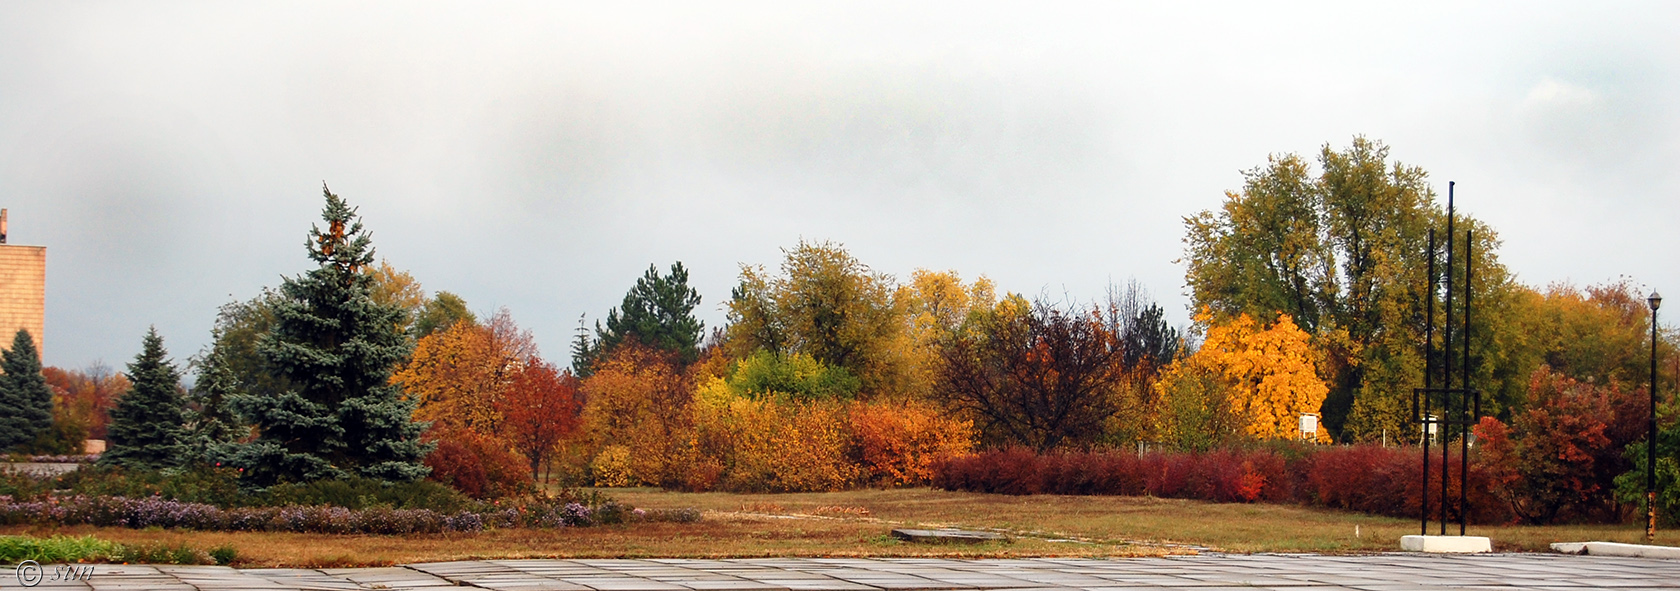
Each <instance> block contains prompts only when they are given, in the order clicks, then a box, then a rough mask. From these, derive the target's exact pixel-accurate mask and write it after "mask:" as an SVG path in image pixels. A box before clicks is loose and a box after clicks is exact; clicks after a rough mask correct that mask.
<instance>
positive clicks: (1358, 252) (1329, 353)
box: [1184, 137, 1532, 439]
mask: <svg viewBox="0 0 1680 591" xmlns="http://www.w3.org/2000/svg"><path fill="white" fill-rule="evenodd" d="M1318 165H1319V166H1318V168H1319V170H1318V171H1317V173H1316V174H1315V173H1314V171H1313V170H1312V167H1311V166H1310V165H1309V164H1308V163H1307V161H1306V160H1304V159H1302V158H1301V157H1299V156H1296V155H1285V156H1277V157H1273V158H1272V159H1271V160H1270V162H1269V163H1268V164H1267V165H1266V166H1264V167H1260V168H1255V169H1253V170H1249V171H1246V172H1245V173H1244V177H1245V180H1244V183H1243V189H1242V191H1241V192H1240V193H1228V194H1227V199H1226V201H1225V204H1224V206H1223V207H1222V208H1221V209H1220V210H1218V211H1217V212H1214V211H1204V212H1201V213H1199V214H1196V215H1194V216H1190V217H1188V218H1185V226H1186V237H1185V244H1186V248H1185V257H1184V261H1185V263H1186V266H1187V270H1186V275H1185V278H1186V282H1187V283H1188V285H1189V287H1190V289H1191V292H1192V294H1193V296H1194V299H1195V304H1196V305H1197V306H1198V307H1207V308H1209V309H1211V310H1212V311H1213V312H1214V314H1215V315H1216V316H1220V317H1228V316H1235V315H1237V314H1241V313H1247V314H1248V315H1250V316H1251V317H1255V318H1275V317H1276V316H1277V315H1278V314H1279V313H1286V314H1289V315H1290V316H1292V317H1293V318H1294V319H1295V321H1296V322H1297V323H1298V324H1299V325H1300V326H1301V327H1302V328H1303V329H1305V330H1306V331H1307V332H1309V333H1312V334H1313V335H1314V337H1315V341H1316V347H1317V348H1318V349H1319V350H1320V354H1321V356H1322V357H1323V359H1324V361H1323V367H1324V368H1325V370H1326V373H1327V374H1328V375H1327V378H1328V381H1329V382H1330V394H1329V396H1328V397H1327V398H1326V400H1325V404H1324V422H1325V426H1326V427H1327V428H1329V429H1330V430H1331V431H1332V432H1336V433H1338V434H1339V435H1340V436H1342V437H1343V438H1345V439H1370V438H1375V437H1379V436H1380V434H1381V433H1382V432H1383V430H1384V429H1386V430H1387V431H1388V432H1390V433H1397V432H1400V431H1402V430H1404V429H1406V428H1407V427H1408V425H1409V414H1408V412H1407V409H1408V406H1407V405H1408V404H1409V400H1410V398H1409V397H1410V395H1411V389H1412V388H1414V387H1417V386H1418V385H1420V384H1421V383H1422V381H1423V375H1422V370H1423V366H1424V363H1423V356H1422V353H1423V352H1422V348H1423V331H1424V318H1425V316H1424V307H1425V306H1424V304H1425V302H1427V298H1426V296H1425V295H1424V289H1425V286H1426V279H1427V278H1426V277H1425V275H1426V274H1427V273H1426V267H1427V265H1426V264H1425V260H1426V259H1427V257H1428V251H1429V248H1428V232H1429V229H1430V228H1437V229H1438V232H1439V234H1440V237H1439V240H1440V245H1438V246H1437V248H1438V249H1439V250H1440V255H1441V259H1442V260H1444V259H1445V256H1444V255H1445V254H1446V253H1445V243H1446V236H1445V229H1446V219H1445V217H1446V216H1445V212H1443V211H1442V210H1441V208H1440V206H1439V205H1438V204H1437V203H1436V201H1435V199H1436V195H1435V193H1434V191H1433V190H1432V189H1431V188H1430V187H1429V184H1428V182H1427V181H1428V175H1427V173H1425V172H1424V171H1423V170H1422V169H1420V168H1417V167H1412V166H1406V165H1403V164H1400V163H1397V162H1396V163H1392V164H1391V163H1390V162H1389V158H1388V148H1387V147H1386V146H1384V145H1383V144H1382V143H1381V142H1376V141H1371V140H1367V139H1365V138H1362V137H1358V138H1354V141H1353V144H1352V145H1351V146H1349V147H1348V148H1346V149H1344V150H1341V151H1337V150H1333V149H1331V148H1330V147H1329V146H1325V147H1324V148H1323V149H1322V150H1321V151H1320V153H1319V158H1318ZM1466 229H1471V230H1474V232H1475V241H1474V242H1475V244H1474V246H1475V248H1474V251H1475V252H1474V255H1475V256H1474V259H1473V260H1472V266H1473V267H1474V273H1475V293H1474V294H1473V295H1474V298H1475V302H1476V316H1475V318H1473V320H1472V322H1473V329H1474V330H1475V332H1476V333H1477V335H1478V337H1477V340H1475V341H1473V344H1472V357H1473V362H1474V365H1475V368H1476V372H1477V373H1476V375H1475V376H1473V379H1475V380H1477V382H1478V385H1479V386H1480V387H1481V388H1482V389H1483V390H1484V391H1485V392H1489V393H1490V394H1491V396H1489V400H1488V401H1487V402H1488V403H1489V406H1490V407H1491V408H1495V409H1497V408H1501V407H1504V406H1508V405H1509V404H1510V403H1512V402H1513V401H1515V400H1518V399H1520V397H1521V393H1522V391H1523V386H1524V384H1525V383H1526V380H1527V371H1528V370H1531V369H1532V366H1526V367H1524V366H1519V365H1514V364H1513V361H1514V360H1513V359H1512V358H1511V357H1510V356H1509V352H1510V351H1509V348H1510V347H1512V346H1513V340H1514V339H1515V338H1516V336H1517V335H1515V334H1514V333H1515V330H1514V328H1513V325H1512V324H1511V323H1509V322H1508V321H1507V317H1508V314H1507V311H1508V309H1509V307H1510V306H1511V305H1512V303H1513V298H1514V293H1515V291H1516V290H1515V288H1514V284H1513V283H1512V281H1511V278H1510V276H1509V274H1508V273H1507V272H1506V271H1505V269H1504V267H1503V266H1502V265H1500V264H1499V262H1498V259H1497V257H1496V255H1495V249H1496V248H1497V246H1498V244H1499V243H1498V239H1497V237H1496V236H1495V234H1494V233H1493V232H1492V231H1491V230H1490V229H1489V228H1487V227H1486V225H1484V224H1481V223H1479V222H1477V221H1475V220H1473V219H1470V218H1468V217H1464V216H1462V215H1460V216H1459V218H1458V222H1457V227H1456V231H1457V232H1458V239H1457V240H1456V244H1455V250H1456V252H1455V253H1453V254H1454V257H1455V258H1454V260H1455V266H1456V267H1457V270H1456V271H1455V274H1456V279H1455V282H1456V283H1457V284H1458V285H1462V281H1463V277H1462V275H1463V270H1462V269H1463V268H1462V266H1460V265H1456V261H1462V260H1463V256H1464V254H1465V253H1464V250H1465V244H1464V243H1465V241H1464V240H1463V232H1464V231H1465V230H1466ZM1456 303H1458V304H1462V298H1460V299H1459V301H1458V302H1456ZM1436 312H1437V314H1442V313H1443V309H1442V307H1441V306H1440V305H1437V309H1436ZM1460 318H1462V316H1460ZM1439 320H1440V317H1438V318H1437V321H1439ZM1459 330H1462V328H1460V329H1459ZM1437 334H1439V332H1438V333H1437Z"/></svg>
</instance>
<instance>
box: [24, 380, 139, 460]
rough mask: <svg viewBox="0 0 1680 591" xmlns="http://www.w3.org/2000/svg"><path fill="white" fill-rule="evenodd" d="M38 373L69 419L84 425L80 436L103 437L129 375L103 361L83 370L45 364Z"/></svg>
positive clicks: (125, 390) (127, 384)
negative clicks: (116, 370)
mask: <svg viewBox="0 0 1680 591" xmlns="http://www.w3.org/2000/svg"><path fill="white" fill-rule="evenodd" d="M41 375H42V376H43V377H45V378H46V381H47V387H48V388H50V389H52V390H53V395H54V396H56V397H58V398H59V400H61V401H62V403H63V405H64V411H65V412H66V413H68V414H69V415H70V417H71V420H74V421H77V422H79V423H81V424H82V425H83V426H84V427H85V429H86V431H85V432H84V433H83V436H84V437H85V438H87V439H104V438H105V427H106V424H107V423H108V422H109V421H110V413H111V409H113V408H116V405H117V397H118V396H121V395H122V393H123V392H127V391H128V389H129V387H130V386H131V384H130V383H129V381H128V378H126V377H124V376H123V375H122V374H120V373H117V372H115V371H112V370H111V368H110V367H109V366H107V365H105V364H103V363H95V364H93V365H92V366H90V367H88V368H87V369H85V370H67V369H62V368H57V367H45V368H42V369H41ZM55 412H56V409H55ZM77 443H78V444H80V442H77Z"/></svg>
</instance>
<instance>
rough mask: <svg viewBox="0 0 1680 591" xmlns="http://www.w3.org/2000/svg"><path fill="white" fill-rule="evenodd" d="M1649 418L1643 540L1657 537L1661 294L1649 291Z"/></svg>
mask: <svg viewBox="0 0 1680 591" xmlns="http://www.w3.org/2000/svg"><path fill="white" fill-rule="evenodd" d="M1645 302H1646V303H1648V304H1650V305H1651V390H1650V391H1651V418H1650V423H1648V424H1647V425H1646V426H1647V427H1648V432H1647V434H1646V438H1645V541H1646V542H1654V541H1656V539H1657V308H1660V307H1662V294H1659V293H1657V292H1656V291H1655V290H1652V291H1651V297H1649V298H1646V299H1645Z"/></svg>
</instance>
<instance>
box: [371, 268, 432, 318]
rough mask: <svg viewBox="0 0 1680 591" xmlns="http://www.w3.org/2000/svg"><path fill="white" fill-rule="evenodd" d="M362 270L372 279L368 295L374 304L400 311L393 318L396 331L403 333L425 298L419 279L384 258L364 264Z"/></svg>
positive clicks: (417, 315) (419, 310) (425, 300)
mask: <svg viewBox="0 0 1680 591" xmlns="http://www.w3.org/2000/svg"><path fill="white" fill-rule="evenodd" d="M366 272H367V274H368V275H369V276H370V277H371V278H372V279H373V281H372V286H371V287H370V288H369V289H368V295H369V296H370V297H372V298H373V301H374V303H376V304H379V305H381V306H390V307H394V308H397V309H400V310H402V317H401V318H399V319H398V321H397V330H398V331H399V332H402V333H404V334H409V333H411V332H412V331H413V330H414V323H415V321H416V320H418V319H419V317H420V313H421V311H422V310H423V309H424V308H425V306H426V303H427V301H428V300H427V299H426V290H425V289H422V288H421V287H420V281H419V280H417V279H415V278H414V276H413V275H411V274H409V272H408V271H403V270H401V269H398V268H396V267H394V266H392V265H391V262H390V261H387V260H385V259H379V264H378V265H376V266H370V267H368V268H367V270H366Z"/></svg>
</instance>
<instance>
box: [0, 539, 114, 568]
mask: <svg viewBox="0 0 1680 591" xmlns="http://www.w3.org/2000/svg"><path fill="white" fill-rule="evenodd" d="M122 550H123V547H122V545H120V544H117V543H116V542H111V541H106V540H101V539H99V538H96V537H93V536H81V537H69V536H53V537H50V538H33V537H29V536H0V564H17V563H20V562H23V561H25V560H33V561H35V562H40V563H44V564H51V563H55V562H63V563H69V562H107V561H110V560H111V558H113V557H117V556H119V555H121V553H122Z"/></svg>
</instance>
